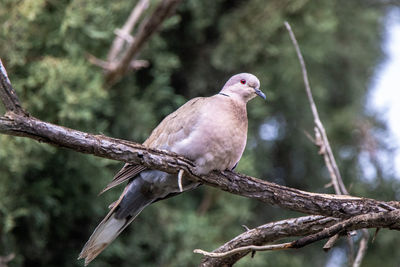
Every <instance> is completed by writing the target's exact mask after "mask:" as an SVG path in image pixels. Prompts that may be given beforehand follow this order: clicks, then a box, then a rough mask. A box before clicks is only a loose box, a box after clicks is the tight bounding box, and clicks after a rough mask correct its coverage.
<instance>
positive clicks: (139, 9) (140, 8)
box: [107, 0, 149, 62]
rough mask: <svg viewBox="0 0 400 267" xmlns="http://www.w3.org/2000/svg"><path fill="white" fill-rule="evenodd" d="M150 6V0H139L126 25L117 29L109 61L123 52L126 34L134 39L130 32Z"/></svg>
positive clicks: (108, 57)
mask: <svg viewBox="0 0 400 267" xmlns="http://www.w3.org/2000/svg"><path fill="white" fill-rule="evenodd" d="M148 7H149V0H139V2H138V3H137V4H136V6H135V8H134V9H132V12H131V14H130V15H129V18H128V20H127V21H126V22H125V24H124V26H123V27H122V28H121V29H117V30H116V37H115V39H114V41H113V43H112V45H111V48H110V51H109V52H108V56H107V60H108V61H109V62H113V61H114V60H115V59H116V58H117V57H118V55H119V54H120V53H121V50H122V48H123V46H124V43H125V42H126V41H127V40H126V38H124V36H129V37H130V38H132V39H133V37H132V36H131V35H130V34H131V32H132V30H133V28H134V26H135V24H136V23H137V22H138V20H139V18H140V16H141V15H142V14H143V12H144V11H145V10H146V9H147V8H148ZM132 41H133V40H132ZM128 43H129V42H128Z"/></svg>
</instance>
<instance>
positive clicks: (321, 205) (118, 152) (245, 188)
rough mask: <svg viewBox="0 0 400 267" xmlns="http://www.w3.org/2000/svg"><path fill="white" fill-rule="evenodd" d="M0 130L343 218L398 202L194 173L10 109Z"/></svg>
mask: <svg viewBox="0 0 400 267" xmlns="http://www.w3.org/2000/svg"><path fill="white" fill-rule="evenodd" d="M0 133H3V134H8V135H16V136H24V137H29V138H32V139H35V140H38V141H40V142H45V143H49V144H51V145H56V146H60V147H65V148H70V149H73V150H75V151H79V152H82V153H87V154H93V155H96V156H99V157H104V158H108V159H114V160H119V161H124V162H131V163H134V164H140V165H143V166H145V167H148V168H151V169H158V170H162V171H166V172H169V173H178V171H179V170H180V169H183V170H184V171H185V177H186V178H188V179H191V180H195V181H199V182H201V183H204V184H207V185H210V186H214V187H218V188H220V189H222V190H224V191H227V192H230V193H233V194H237V195H241V196H244V197H249V198H253V199H258V200H260V201H263V202H266V203H269V204H275V205H279V206H280V207H282V208H286V209H291V210H294V211H299V212H303V213H306V214H312V215H315V214H319V215H324V216H332V217H339V218H348V217H351V216H354V215H359V214H364V213H370V212H382V211H387V210H394V209H397V208H398V207H400V203H399V202H391V203H389V202H383V201H377V200H374V199H367V198H358V197H352V196H337V195H329V194H316V193H310V192H305V191H301V190H297V189H293V188H288V187H285V186H282V185H277V184H274V183H269V182H266V181H263V180H260V179H257V178H253V177H250V176H246V175H244V174H239V173H234V172H231V171H224V172H217V171H214V172H211V173H210V174H208V175H203V176H199V175H196V168H195V166H194V164H193V163H192V162H191V161H190V160H188V159H185V158H183V157H181V156H178V155H176V154H174V153H170V152H167V151H159V150H155V149H149V148H147V147H144V146H142V145H140V144H137V143H133V142H129V141H125V140H120V139H114V138H110V137H107V136H103V135H92V134H88V133H84V132H80V131H76V130H73V129H69V128H65V127H61V126H57V125H54V124H51V123H47V122H43V121H40V120H38V119H36V118H33V117H25V116H21V115H18V114H14V113H9V114H7V115H6V116H4V117H0Z"/></svg>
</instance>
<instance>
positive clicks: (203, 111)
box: [79, 73, 265, 265]
mask: <svg viewBox="0 0 400 267" xmlns="http://www.w3.org/2000/svg"><path fill="white" fill-rule="evenodd" d="M259 87H260V82H259V80H258V79H257V77H256V76H254V75H252V74H249V73H241V74H237V75H234V76H232V77H231V78H230V79H229V80H228V81H227V82H226V84H225V85H224V87H223V88H222V90H221V91H220V92H219V93H218V94H216V95H213V96H211V97H197V98H194V99H192V100H190V101H188V102H187V103H186V104H184V105H183V106H181V107H180V108H179V109H178V110H176V111H175V112H173V113H171V114H170V115H168V116H167V117H166V118H165V119H164V120H163V121H162V122H161V123H160V124H159V125H158V126H157V127H156V128H155V129H154V130H153V132H152V133H151V135H150V137H149V138H148V139H147V140H146V141H145V142H144V143H143V145H145V146H147V147H149V148H156V149H163V150H168V151H172V152H175V153H177V154H180V155H182V156H184V157H186V158H188V159H190V160H192V161H193V162H194V163H195V165H196V170H197V172H198V173H199V174H207V173H208V172H210V171H212V170H220V171H223V170H226V169H228V170H232V169H234V168H235V166H236V164H237V163H238V161H239V160H240V158H241V156H242V153H243V150H244V148H245V146H246V139H247V111H246V103H247V102H248V101H249V100H250V99H252V98H254V97H256V96H257V95H259V96H260V97H262V98H264V99H265V95H264V93H263V92H261V91H260V89H259ZM180 175H181V173H180ZM179 180H180V179H179ZM124 181H129V182H128V184H127V186H126V187H125V189H124V191H123V193H122V194H121V196H120V197H119V199H118V200H117V201H116V202H114V203H113V204H111V206H110V208H111V210H110V212H109V213H108V214H107V216H106V217H105V218H104V219H103V220H102V221H101V223H100V224H99V225H98V226H97V227H96V229H95V230H94V232H93V234H92V235H91V236H90V238H89V240H88V241H87V243H86V244H85V246H84V247H83V249H82V252H81V253H80V255H79V259H81V258H85V265H87V264H88V263H89V262H91V261H92V260H93V259H94V258H95V257H96V256H97V255H99V254H100V253H101V252H102V251H103V250H104V249H105V248H106V247H107V246H108V245H109V244H110V243H111V242H112V241H113V240H114V239H115V238H116V237H117V236H118V235H119V234H120V233H121V232H122V231H123V230H124V229H125V228H126V227H127V226H128V225H129V224H130V223H131V222H132V221H133V220H134V219H135V218H136V216H137V215H138V214H139V213H140V212H141V211H142V210H143V209H144V208H145V207H146V206H147V205H150V204H151V203H153V202H156V201H159V200H162V199H165V198H168V197H171V196H175V195H177V194H179V193H181V192H182V191H187V190H190V189H193V188H195V187H197V186H199V183H197V182H192V181H190V180H188V179H185V178H184V177H183V180H182V181H178V177H177V175H176V174H169V173H165V172H162V171H158V170H149V169H146V168H145V167H143V166H140V165H134V164H130V163H127V164H125V166H124V167H123V168H122V169H121V170H120V171H119V172H118V173H117V174H116V175H115V177H114V179H113V181H112V182H111V183H110V184H109V185H108V186H107V187H106V188H105V189H104V190H103V192H104V191H106V190H108V189H110V188H111V187H114V186H116V185H118V184H120V183H122V182H124Z"/></svg>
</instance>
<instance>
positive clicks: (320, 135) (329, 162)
mask: <svg viewBox="0 0 400 267" xmlns="http://www.w3.org/2000/svg"><path fill="white" fill-rule="evenodd" d="M285 27H286V29H287V30H288V32H289V35H290V39H291V40H292V43H293V46H294V47H295V49H296V54H297V57H298V59H299V62H300V66H301V70H302V73H303V81H304V85H305V90H306V94H307V98H308V101H309V103H310V107H311V111H312V114H313V117H314V123H315V128H314V131H315V144H316V145H318V146H319V147H320V152H319V153H320V154H322V155H323V157H324V161H325V165H326V166H327V168H328V171H329V175H330V177H331V183H332V185H333V187H334V189H335V192H336V194H338V195H342V194H344V195H348V194H349V192H348V191H347V189H346V186H345V185H344V183H343V180H342V176H341V174H340V171H339V168H338V166H337V164H336V159H335V156H334V155H333V152H332V149H331V145H330V143H329V140H328V136H327V134H326V131H325V127H324V125H323V124H322V122H321V120H320V118H319V114H318V109H317V106H316V105H315V102H314V98H313V95H312V92H311V87H310V82H309V80H308V74H307V68H306V64H305V62H304V58H303V55H302V53H301V50H300V46H299V44H298V43H297V39H296V36H295V35H294V32H293V31H292V28H291V26H290V24H289V23H288V22H287V21H285ZM361 236H362V237H361V240H360V245H359V250H358V252H357V256H356V260H354V258H353V257H354V255H353V250H354V249H353V246H354V245H353V241H352V239H351V236H349V235H348V236H347V239H348V245H349V259H350V260H349V261H350V262H351V263H352V264H351V265H353V267H358V266H359V265H360V264H361V261H362V258H363V257H364V255H365V252H366V250H367V246H368V238H369V234H368V231H367V230H362V233H361ZM337 239H338V236H333V237H332V240H331V241H332V242H331V243H332V244H333V240H337Z"/></svg>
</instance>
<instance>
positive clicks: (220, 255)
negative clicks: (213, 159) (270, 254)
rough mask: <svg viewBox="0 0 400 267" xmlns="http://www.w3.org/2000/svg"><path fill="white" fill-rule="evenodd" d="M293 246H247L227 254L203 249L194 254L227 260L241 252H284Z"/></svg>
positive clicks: (290, 243)
mask: <svg viewBox="0 0 400 267" xmlns="http://www.w3.org/2000/svg"><path fill="white" fill-rule="evenodd" d="M291 245H292V242H288V243H282V244H277V245H265V246H254V245H250V246H245V247H240V248H235V249H232V250H229V251H227V252H220V253H217V252H207V251H204V250H202V249H195V250H193V252H194V253H198V254H203V255H204V256H207V257H210V258H225V257H228V256H231V255H234V254H236V253H240V252H249V251H266V250H282V249H288V248H291V247H290V246H291Z"/></svg>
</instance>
